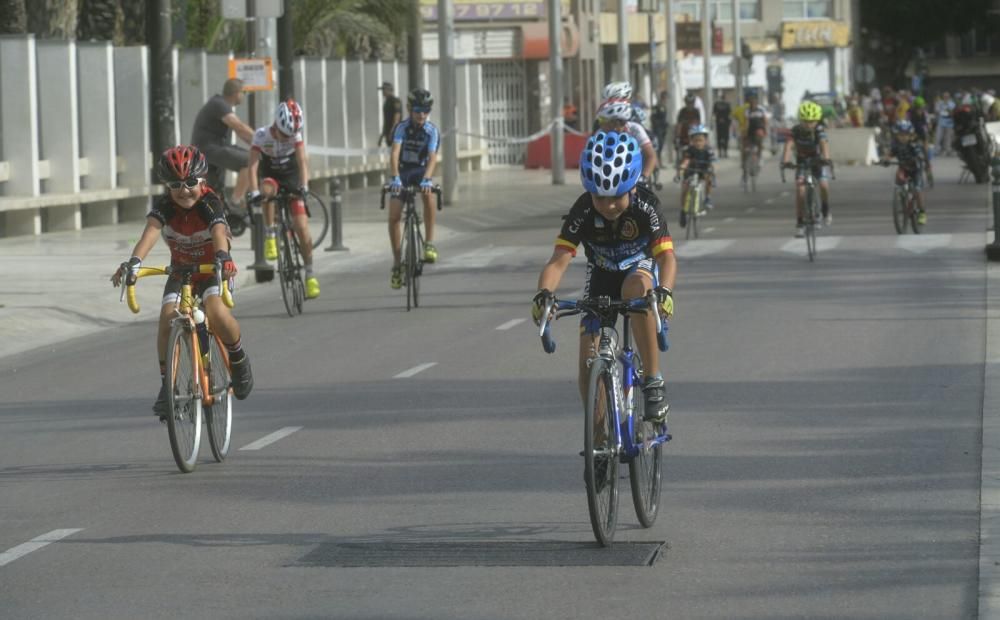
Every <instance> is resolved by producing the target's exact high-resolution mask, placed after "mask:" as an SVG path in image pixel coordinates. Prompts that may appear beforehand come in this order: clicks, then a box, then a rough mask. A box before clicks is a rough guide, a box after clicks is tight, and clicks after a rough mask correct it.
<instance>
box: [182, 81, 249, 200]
mask: <svg viewBox="0 0 1000 620" xmlns="http://www.w3.org/2000/svg"><path fill="white" fill-rule="evenodd" d="M241 103H243V80H240V79H237V78H232V79H229V80H226V83H225V84H223V85H222V94H221V95H215V96H214V97H212V98H211V99H209V100H208V102H207V103H206V104H205V105H204V106H202V108H201V110H199V111H198V116H197V117H195V119H194V128H193V129H192V130H191V144H193V145H195V146H196V147H198V149H199V150H200V151H201V152H202V153H204V155H205V159H207V160H208V163H209V166H210V167H214V168H216V169H218V170H219V173H218V174H217V175H215V176H216V177H217V178H210V179H208V181H209V185H210V186H211V187H212V189H214V190H215V191H217V192H219V193H221V192H222V189H223V188H222V181H223V175H222V172H223V171H225V170H232V171H234V172H237V173H238V174H237V176H236V187H235V188H233V197H234V200H235V202H236V203H237V204H238V203H239V202H240V201H242V200H243V196H244V195H245V194H246V192H247V189H248V188H249V187H250V181H249V178H248V177H247V162H248V160H249V152H248V151H247V150H246V149H244V148H240V147H238V146H236V145H233V144H230V136H231V135H232V132H234V131H235V132H236V136H237V137H238V138H239V139H240V140H242V141H244V142H246V143H247V144H250V143H251V142H253V129H251V128H250V126H249V125H247V124H246V123H244V122H243V121H241V120H240V119H239V117H238V116H236V113H235V112H234V111H233V108H235V107H236V106H238V105H240V104H241ZM209 176H212V171H211V168H210V172H209Z"/></svg>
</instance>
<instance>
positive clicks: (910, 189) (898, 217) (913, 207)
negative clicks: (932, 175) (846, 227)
mask: <svg viewBox="0 0 1000 620" xmlns="http://www.w3.org/2000/svg"><path fill="white" fill-rule="evenodd" d="M879 163H880V164H881V165H882V166H885V167H886V168H888V167H889V166H898V165H899V161H896V160H892V161H890V160H882V161H881V162H879ZM923 173H924V169H923V167H921V168H920V170H918V171H917V174H923ZM919 220H920V209H918V208H917V192H916V188H915V187H914V184H913V177H911V176H910V175H909V174H907V175H906V181H905V182H904V183H896V184H895V187H894V188H893V190H892V223H893V225H894V226H895V227H896V234H898V235H902V234H904V233H906V224H907V223H909V224H910V228H911V229H912V230H913V234H915V235H919V234H920V233H921V231H923V229H924V227H923V225H922V224H921V223H920V221H919Z"/></svg>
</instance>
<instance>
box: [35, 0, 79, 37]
mask: <svg viewBox="0 0 1000 620" xmlns="http://www.w3.org/2000/svg"><path fill="white" fill-rule="evenodd" d="M24 6H25V8H26V9H27V18H28V32H32V33H34V34H35V36H36V37H38V38H40V39H72V38H74V37H75V36H76V21H77V0H31V1H30V2H28V1H25V3H24Z"/></svg>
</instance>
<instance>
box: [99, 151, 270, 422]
mask: <svg viewBox="0 0 1000 620" xmlns="http://www.w3.org/2000/svg"><path fill="white" fill-rule="evenodd" d="M156 171H157V175H158V176H159V178H160V181H162V182H163V184H164V185H165V186H166V188H167V191H166V193H165V194H163V195H162V196H159V197H158V198H156V200H155V202H154V203H153V208H152V210H151V211H150V212H149V215H148V216H147V217H146V228H145V229H144V230H143V231H142V236H141V237H140V239H139V242H138V243H136V244H135V248H134V249H133V250H132V257H131V258H130V259H128V260H127V261H125V262H124V263H122V264H121V265H120V266H119V267H118V270H117V271H116V272H115V274H114V275H113V276H111V282H112V283H113V284H114V285H115V286H119V285H121V284H123V280H127V278H128V277H129V276H134V275H135V274H137V273H138V271H139V267H141V266H142V261H143V259H144V258H146V255H147V254H149V251H150V250H151V249H153V246H154V245H156V240H157V238H159V237H160V236H161V235H162V236H163V239H164V241H166V242H167V245H168V246H169V247H170V264H171V265H213V264H215V262H216V261H217V260H218V261H220V262H221V263H222V277H223V278H232V277H233V276H235V275H236V264H235V263H234V262H233V259H232V257H231V256H230V255H229V247H230V246H229V240H230V234H229V226H228V225H227V224H226V216H225V213H224V211H223V208H222V201H221V200H220V199H219V197H218V196H217V195H216V194H215V193H213V192H212V190H211V189H209V187H208V185H207V184H206V183H205V174H206V173H207V172H208V163H207V162H206V161H205V156H204V155H202V154H201V152H200V151H199V150H198V149H197V148H195V147H193V146H175V147H173V148H170V149H167V150H166V151H164V152H163V154H162V155H160V160H159V162H158V163H157V167H156ZM192 284H193V285H194V287H195V292H196V293H197V294H198V295H200V296H201V298H202V301H203V302H204V305H205V314H206V315H208V320H209V321H210V323H211V325H212V329H213V330H214V331H215V333H216V334H218V335H219V337H220V338H221V339H222V342H223V343H224V344H225V345H226V349H228V351H229V361H230V364H231V366H232V375H233V377H232V378H233V395H234V396H236V398H238V399H240V400H242V399H244V398H246V397H247V396H248V395H249V394H250V390H251V389H253V373H252V372H251V370H250V359H249V358H248V357H247V354H246V352H245V351H244V350H243V347H242V344H241V341H240V325H239V323H237V322H236V319H235V318H234V317H233V314H232V312H230V311H229V308H227V307H226V305H225V304H224V303H222V298H221V297H220V296H219V295H220V291H219V287H218V285H217V284H216V276H215V275H214V274H201V275H197V274H196V275H195V276H194V277H193V278H192ZM180 291H181V280H180V279H179V278H177V277H174V276H170V277H168V278H167V284H166V286H165V287H164V289H163V300H162V302H161V304H162V305H161V309H160V323H159V329H158V331H157V337H156V352H157V354H158V356H159V360H160V393H159V395H158V396H157V397H156V403H155V404H154V405H153V412H154V413H156V415H158V416H160V419H161V420H164V419H165V416H166V415H167V413H168V410H169V407H170V405H169V402H168V392H167V385H166V382H165V381H164V379H165V374H166V355H167V339H168V338H169V337H170V321H171V319H173V318H174V317H175V316H176V313H175V308H174V306H175V305H176V303H177V299H178V297H179V296H180Z"/></svg>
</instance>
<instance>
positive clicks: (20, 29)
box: [0, 0, 28, 34]
mask: <svg viewBox="0 0 1000 620" xmlns="http://www.w3.org/2000/svg"><path fill="white" fill-rule="evenodd" d="M27 31H28V13H27V11H26V10H25V7H24V0H0V34H24V33H25V32H27Z"/></svg>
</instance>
